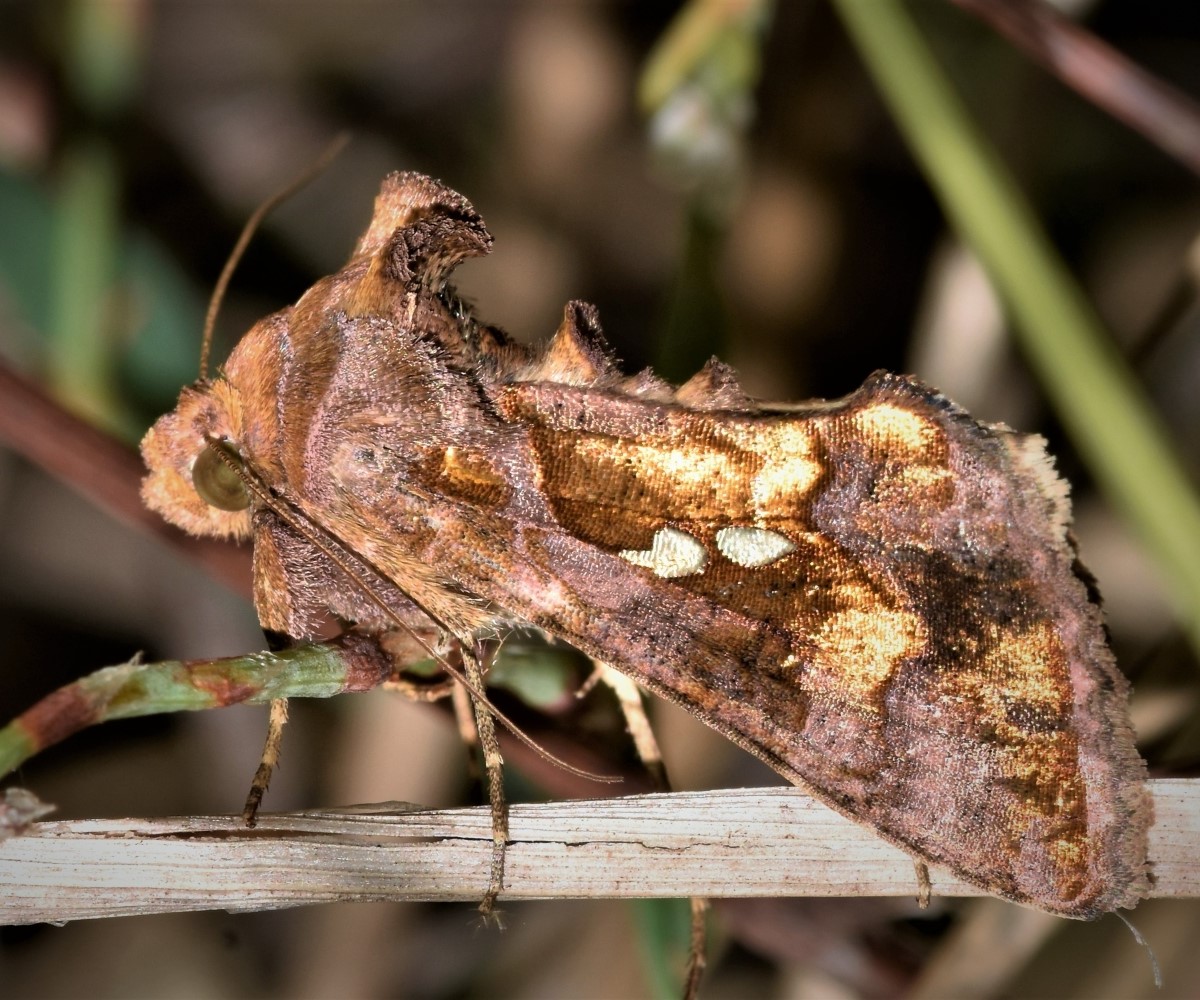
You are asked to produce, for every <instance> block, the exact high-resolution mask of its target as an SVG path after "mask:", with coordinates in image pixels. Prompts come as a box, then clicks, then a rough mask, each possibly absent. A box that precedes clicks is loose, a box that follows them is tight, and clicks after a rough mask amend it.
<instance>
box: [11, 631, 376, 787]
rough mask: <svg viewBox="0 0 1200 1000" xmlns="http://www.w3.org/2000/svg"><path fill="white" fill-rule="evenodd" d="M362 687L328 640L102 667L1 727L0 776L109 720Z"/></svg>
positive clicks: (326, 695)
mask: <svg viewBox="0 0 1200 1000" xmlns="http://www.w3.org/2000/svg"><path fill="white" fill-rule="evenodd" d="M364 688H365V685H364V684H363V678H362V677H361V675H359V676H356V675H355V672H354V665H353V664H352V663H351V662H350V660H349V658H348V657H347V656H346V655H345V652H344V650H343V649H342V648H341V647H339V646H337V645H334V644H330V643H324V644H308V645H302V646H296V647H295V648H292V649H286V650H283V651H281V652H278V653H254V654H251V655H248V656H232V657H227V658H225V659H219V660H194V661H186V662H185V661H182V660H164V661H163V662H160V663H122V664H120V665H118V666H114V667H104V668H103V669H101V670H97V671H95V672H94V673H91V674H88V676H86V677H83V678H80V679H79V680H77V681H74V682H73V683H71V684H67V685H66V686H64V687H61V688H59V689H58V690H57V691H55V692H53V693H52V694H49V695H47V696H46V697H45V698H43V699H42V700H41V701H40V702H38V703H37V704H36V705H34V706H33V707H32V708H31V709H29V710H28V711H27V712H25V713H24V714H22V715H20V716H18V717H17V718H16V719H14V720H13V721H12V722H10V723H9V724H8V725H7V726H5V727H4V728H3V729H0V777H3V776H4V775H7V774H9V773H11V772H12V771H13V770H14V769H16V768H17V767H19V766H20V765H21V764H23V763H24V762H25V761H27V760H29V758H30V757H32V756H34V755H35V754H37V753H39V752H40V751H42V750H44V749H46V747H49V746H52V745H53V744H55V743H59V742H61V741H62V740H64V739H66V738H67V737H68V736H71V735H73V734H74V733H77V732H79V731H80V730H81V729H85V728H87V727H88V726H92V725H96V724H98V723H101V722H108V721H110V720H112V719H128V718H132V717H134V716H139V715H157V714H160V713H167V712H197V711H203V710H204V709H209V708H221V707H224V706H226V705H234V704H248V705H257V704H264V703H266V702H269V701H271V700H272V699H274V698H329V697H332V696H333V695H335V694H341V693H342V692H344V691H348V690H363V689H364Z"/></svg>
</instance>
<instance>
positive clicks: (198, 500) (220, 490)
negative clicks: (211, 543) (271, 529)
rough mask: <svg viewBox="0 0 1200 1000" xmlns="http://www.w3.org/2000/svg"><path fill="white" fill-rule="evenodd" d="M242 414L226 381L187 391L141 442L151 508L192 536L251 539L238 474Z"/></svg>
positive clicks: (144, 489) (145, 496)
mask: <svg viewBox="0 0 1200 1000" xmlns="http://www.w3.org/2000/svg"><path fill="white" fill-rule="evenodd" d="M240 411H241V407H240V405H239V404H238V398H237V394H236V392H235V391H234V390H233V389H232V388H231V387H230V385H229V384H228V383H227V382H226V381H225V380H224V379H215V380H213V381H211V382H204V383H200V384H198V385H196V386H192V387H189V388H187V389H184V390H183V392H182V393H181V394H180V396H179V403H178V405H177V406H176V407H175V409H174V410H172V411H171V412H170V413H168V414H167V415H166V416H164V417H161V418H160V419H159V420H158V422H157V423H155V425H154V426H153V427H151V428H150V430H149V431H148V432H147V433H146V436H145V437H144V438H143V439H142V458H143V460H144V461H145V463H146V468H147V469H148V470H149V473H148V475H147V476H146V478H145V479H144V480H143V481H142V500H143V501H144V502H145V504H146V506H147V507H149V508H150V509H151V510H153V511H155V512H156V513H158V514H159V515H161V516H162V517H163V518H164V519H165V520H167V521H170V522H171V523H172V524H174V525H176V526H177V527H180V528H183V530H184V531H187V532H188V533H190V534H193V535H215V536H218V537H226V538H228V537H232V538H246V537H249V535H250V527H251V525H250V494H249V492H248V491H247V487H246V484H245V482H244V481H243V480H242V478H241V476H240V475H239V474H238V473H239V467H240V464H241V461H242V459H241V455H240V453H239V452H238V448H237V444H236V442H237V441H238V440H239V437H240V431H241V427H240V425H241V419H240Z"/></svg>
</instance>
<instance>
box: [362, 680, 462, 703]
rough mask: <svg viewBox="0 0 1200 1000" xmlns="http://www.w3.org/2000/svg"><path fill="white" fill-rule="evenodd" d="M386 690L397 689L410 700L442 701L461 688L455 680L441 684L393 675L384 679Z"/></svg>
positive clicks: (397, 691)
mask: <svg viewBox="0 0 1200 1000" xmlns="http://www.w3.org/2000/svg"><path fill="white" fill-rule="evenodd" d="M382 686H383V687H384V689H385V690H388V691H395V692H396V693H397V694H399V695H401V696H402V697H404V698H407V699H408V700H409V701H427V702H434V701H441V700H442V699H443V698H449V697H451V696H452V695H453V693H454V692H455V691H456V690H461V688H460V687H459V685H457V684H455V683H454V681H452V680H448V681H444V682H443V683H441V684H418V683H417V682H415V681H408V680H405V679H404V678H403V677H393V678H392V679H391V680H388V681H384V682H383V685H382Z"/></svg>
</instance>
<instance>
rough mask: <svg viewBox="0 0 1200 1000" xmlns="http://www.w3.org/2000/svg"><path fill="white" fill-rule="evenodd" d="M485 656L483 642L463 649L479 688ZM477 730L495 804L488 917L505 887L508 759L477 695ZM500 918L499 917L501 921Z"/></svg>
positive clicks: (484, 905)
mask: <svg viewBox="0 0 1200 1000" xmlns="http://www.w3.org/2000/svg"><path fill="white" fill-rule="evenodd" d="M483 657H484V650H483V646H482V645H481V644H478V643H477V644H476V645H475V648H474V649H473V650H472V651H471V652H470V653H468V652H467V651H466V650H465V649H464V650H463V667H464V668H465V671H466V675H467V680H468V681H469V682H470V683H471V685H472V686H473V687H474V688H475V689H476V690H477V691H482V690H483V685H484V681H483ZM471 700H472V701H473V702H474V706H473V707H474V710H475V711H474V715H475V731H476V733H477V735H478V737H479V746H480V747H481V748H482V749H483V766H484V771H485V773H486V779H487V792H488V803H489V805H491V807H492V864H491V871H490V874H489V877H488V887H487V892H486V893H484V896H483V899H482V900H480V902H479V912H480V913H481V914H483V917H484V919H485V920H487V919H493V918H497V914H496V897H497V896H499V895H500V890H501V889H503V888H504V855H505V852H506V850H507V848H508V803H507V802H505V800H504V774H503V768H504V760H503V758H502V757H501V756H500V741H499V739H497V737H496V720H495V719H494V718H492V713H491V712H489V711H488V708H487V706H486V705H483V704H481V703H480V702H479V701H477V700H475V699H473V698H472V699H471ZM498 922H499V920H498V918H497V923H498Z"/></svg>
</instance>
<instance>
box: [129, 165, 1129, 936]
mask: <svg viewBox="0 0 1200 1000" xmlns="http://www.w3.org/2000/svg"><path fill="white" fill-rule="evenodd" d="M491 242H492V241H491V236H490V235H489V233H488V231H487V229H486V227H485V226H484V223H483V221H482V220H481V219H480V217H479V215H478V214H477V213H476V212H475V210H474V209H473V208H472V206H471V205H470V203H469V202H468V201H467V200H466V199H465V198H463V197H462V196H461V195H459V194H457V193H455V192H454V191H452V190H450V189H449V188H447V187H445V186H443V185H442V184H440V183H439V182H437V181H434V180H431V179H429V178H427V177H424V176H421V175H419V174H415V173H396V174H392V175H391V176H389V177H388V178H387V179H386V180H385V181H384V183H383V187H382V190H381V191H380V194H379V196H378V198H377V200H376V203H375V211H374V216H373V218H372V219H371V222H370V225H369V227H368V228H367V230H366V232H365V233H364V235H363V236H362V238H361V239H360V240H359V242H358V244H357V246H356V247H355V248H354V251H353V253H352V255H351V257H350V259H349V261H348V262H347V264H346V265H345V267H343V268H342V270H340V271H339V272H338V273H337V274H335V275H332V276H330V277H327V278H324V279H322V280H320V281H318V282H317V283H316V284H315V285H314V286H313V287H312V288H311V289H309V290H308V291H307V292H306V293H305V295H304V296H303V297H302V298H301V299H300V300H299V301H298V302H297V303H296V304H295V305H294V306H292V307H290V308H288V309H284V310H282V311H280V312H277V313H275V314H273V315H271V316H268V317H267V318H266V319H263V320H261V321H260V322H259V323H257V324H256V325H255V326H254V327H253V328H252V329H251V330H250V331H249V332H248V333H247V334H246V335H245V336H244V338H243V339H242V340H241V342H240V343H239V344H238V345H237V347H236V348H235V349H234V351H233V353H232V354H231V356H230V357H229V359H228V361H227V362H226V364H225V365H224V368H223V370H222V371H221V372H220V374H219V375H218V376H217V377H214V378H211V379H203V380H202V381H200V382H198V383H197V384H195V385H193V386H191V387H189V388H186V389H184V391H183V393H182V395H181V396H180V399H179V403H178V406H177V408H176V409H175V410H174V411H173V412H171V413H170V414H168V415H166V416H164V417H163V418H161V419H160V420H159V421H158V422H157V423H156V424H155V425H154V427H153V428H152V430H151V431H150V432H149V433H148V435H147V436H146V438H145V441H144V442H143V446H142V451H143V455H144V458H145V461H146V463H147V466H148V468H149V474H148V476H147V478H146V480H145V483H144V489H143V495H144V499H145V501H146V503H147V504H148V505H149V506H150V507H151V508H153V509H154V510H156V511H158V512H159V513H160V514H162V516H163V517H165V518H166V519H167V520H169V521H171V522H173V523H175V524H177V525H179V526H180V527H183V528H185V529H187V530H188V531H190V532H193V533H195V534H200V535H216V536H230V537H235V538H247V537H251V538H253V543H254V592H255V603H256V606H257V610H258V614H259V617H260V619H261V622H262V625H263V627H264V628H265V629H267V630H269V631H272V632H278V633H283V634H285V635H287V636H291V637H294V638H298V639H299V638H305V637H309V636H313V635H315V634H316V633H317V631H318V630H319V629H320V628H321V626H322V623H323V622H325V621H327V620H328V619H329V618H330V617H332V618H333V619H335V620H337V621H339V622H341V623H343V625H344V627H345V628H346V630H347V635H348V636H349V637H351V638H352V639H353V641H354V642H355V643H357V644H358V647H359V648H361V649H364V650H369V651H371V655H377V656H378V658H379V659H380V661H381V662H384V663H386V662H388V654H387V647H388V643H389V638H390V637H395V636H396V635H397V634H398V633H399V632H400V631H401V629H402V628H403V627H404V626H409V627H412V628H413V629H416V630H417V631H419V632H420V633H421V634H424V635H431V634H437V635H445V636H449V637H451V638H453V639H454V640H457V642H458V643H459V644H461V646H462V647H463V648H464V649H467V650H469V649H472V648H473V647H474V646H475V645H477V644H478V642H479V640H480V639H481V637H494V636H502V635H503V634H505V633H506V632H507V631H508V630H510V629H512V628H514V627H517V626H522V627H533V628H536V629H541V630H543V631H544V632H545V633H547V634H549V635H551V636H553V637H555V638H557V639H560V640H565V641H566V642H568V643H570V644H572V645H573V646H575V647H577V648H578V649H580V650H582V651H583V652H584V653H586V654H587V655H588V656H590V657H592V658H593V659H594V660H596V661H597V662H601V663H605V664H609V665H611V666H613V667H615V668H617V669H618V670H620V671H622V672H624V673H626V674H628V675H629V676H630V677H632V678H633V679H634V680H635V681H636V682H637V683H638V684H639V685H641V686H642V687H643V688H645V689H647V690H649V691H651V692H653V693H654V694H656V695H659V696H660V697H663V698H666V699H669V700H671V701H674V702H677V703H678V704H680V705H682V706H683V707H684V708H685V709H686V710H687V711H689V712H691V713H692V714H693V715H695V716H696V717H698V718H699V719H701V720H702V721H704V722H705V723H707V724H708V725H710V726H712V727H713V728H714V729H716V730H717V731H719V732H721V733H723V734H724V735H725V736H727V737H728V738H729V739H731V740H732V741H733V742H735V743H736V744H738V745H739V746H741V747H743V748H744V749H746V750H748V751H749V752H750V753H752V754H754V755H755V756H757V757H758V758H760V759H761V760H763V761H765V762H766V763H767V764H768V765H770V766H771V767H772V768H774V769H775V770H776V771H778V772H779V773H780V774H781V775H783V776H784V777H785V778H786V779H788V780H789V781H791V782H794V783H795V784H797V785H801V786H803V787H804V788H806V789H808V790H809V791H810V792H811V793H812V794H813V795H815V796H817V797H818V798H819V799H821V800H822V801H824V802H825V803H827V804H828V805H830V806H832V807H833V808H834V809H836V810H837V811H838V812H840V813H843V814H845V815H847V816H849V817H851V818H853V819H855V820H857V821H859V822H861V823H864V824H866V825H868V826H869V827H871V828H872V829H873V830H874V831H876V832H877V833H878V834H879V835H880V836H881V837H884V838H885V839H887V840H888V841H891V842H892V843H894V844H896V845H898V846H899V847H901V848H902V849H904V850H905V851H907V852H908V853H909V854H910V855H912V856H913V857H914V858H915V859H917V860H918V861H921V862H928V863H930V864H937V865H944V866H946V867H947V868H949V869H950V870H951V871H953V872H954V873H955V874H956V875H958V876H960V877H961V878H963V879H965V880H966V881H968V882H970V883H972V884H974V885H977V886H979V887H980V888H982V889H984V890H986V891H988V892H991V893H994V894H996V895H999V896H1002V897H1005V898H1007V899H1010V900H1014V901H1016V902H1019V903H1024V904H1027V905H1030V906H1035V907H1038V908H1041V909H1043V910H1047V911H1050V912H1052V913H1056V914H1061V915H1063V916H1067V917H1080V918H1090V917H1095V916H1097V915H1098V914H1101V913H1103V912H1106V911H1108V910H1111V909H1113V908H1116V907H1123V906H1132V905H1134V904H1136V902H1137V900H1138V899H1139V898H1140V897H1141V896H1143V895H1144V894H1145V893H1146V891H1147V890H1148V872H1147V863H1146V844H1147V831H1148V828H1149V825H1150V822H1151V805H1150V800H1149V797H1148V794H1147V791H1146V787H1145V777H1146V771H1145V765H1144V763H1143V762H1142V760H1141V758H1140V757H1139V756H1138V753H1137V751H1136V749H1135V747H1134V742H1133V732H1132V729H1131V727H1130V723H1129V717H1128V708H1127V697H1128V684H1127V682H1126V681H1125V679H1124V678H1123V676H1122V674H1121V673H1120V672H1119V670H1118V669H1117V666H1116V664H1115V662H1114V659H1113V656H1112V654H1111V652H1110V650H1109V646H1108V642H1107V638H1106V634H1105V630H1104V625H1103V621H1102V617H1101V612H1100V608H1099V603H1098V597H1097V595H1096V592H1095V589H1094V587H1093V585H1092V581H1091V578H1090V576H1089V575H1088V574H1087V572H1086V570H1084V569H1083V568H1082V566H1081V565H1080V563H1079V561H1078V559H1077V557H1076V553H1075V549H1074V545H1073V542H1072V539H1071V535H1070V503H1069V499H1068V494H1067V487H1066V485H1065V483H1064V482H1063V481H1062V480H1061V479H1060V478H1059V477H1058V476H1057V474H1056V473H1055V471H1054V468H1053V465H1052V462H1051V459H1050V458H1049V457H1048V455H1047V453H1046V450H1045V445H1044V441H1043V440H1042V439H1040V438H1038V437H1036V436H1028V435H1023V434H1019V433H1016V432H1014V431H1012V430H1010V429H1009V428H1007V427H1005V426H1003V425H999V424H987V423H981V422H979V421H976V420H974V419H973V418H972V417H971V416H970V415H968V414H967V413H966V412H965V411H963V410H962V409H960V408H959V407H958V406H956V405H955V404H953V403H952V402H950V401H949V400H948V399H946V398H945V397H944V396H942V395H939V394H938V393H937V392H935V391H934V390H932V389H930V388H928V387H927V386H924V385H922V384H921V383H920V382H918V381H916V380H915V379H912V378H908V377H904V376H899V375H892V374H886V373H882V372H877V373H875V374H873V375H871V376H870V377H869V378H868V379H867V380H866V382H865V383H864V384H863V385H862V387H861V388H859V389H858V390H857V391H855V392H854V393H852V394H851V395H849V396H846V397H845V398H843V399H839V400H833V401H814V402H808V403H801V404H797V405H769V404H763V403H759V402H756V401H754V400H752V399H750V398H749V397H748V396H747V395H745V394H744V392H743V391H742V390H741V389H740V387H739V385H738V383H737V380H736V377H735V375H734V373H733V371H732V370H731V369H729V368H728V367H726V366H725V365H723V364H721V363H720V362H717V361H715V360H714V361H712V362H710V363H708V364H707V365H706V366H705V367H704V368H703V369H702V370H701V371H700V372H699V373H698V374H696V375H695V376H694V377H693V378H692V379H690V380H689V381H688V382H686V383H684V384H683V385H681V386H679V387H674V386H671V385H669V384H667V383H666V382H664V381H662V380H660V379H659V378H657V377H656V376H655V375H653V374H652V373H650V372H648V371H646V372H642V373H641V374H638V375H634V376H629V377H627V376H624V375H623V374H621V372H620V371H619V369H618V367H617V365H616V363H615V361H614V359H613V358H612V356H611V354H610V352H609V349H608V348H607V347H606V345H605V342H604V338H603V336H602V333H601V330H600V325H599V322H598V319H597V314H596V311H595V309H594V308H592V307H591V306H589V305H586V304H583V303H580V302H572V303H570V304H568V305H567V307H566V309H565V313H564V316H563V320H562V323H561V325H560V326H559V328H558V330H557V332H556V333H555V334H554V336H553V337H552V338H551V339H550V340H549V342H548V343H547V344H546V345H545V346H543V347H541V348H529V347H525V346H521V345H519V344H517V343H514V342H511V341H510V340H509V339H508V338H507V337H506V336H505V335H504V334H503V333H502V332H501V331H499V330H497V329H495V328H493V327H491V326H488V325H486V324H485V323H483V322H482V321H480V320H479V319H477V318H476V316H475V313H474V311H473V309H472V308H471V307H469V306H468V305H467V304H466V303H465V302H464V301H463V300H462V299H460V298H459V297H458V296H457V295H456V294H455V292H454V291H453V289H452V287H451V286H450V285H449V284H448V278H449V276H450V272H451V271H452V270H453V268H454V267H455V265H456V264H458V263H459V262H460V261H462V260H464V259H466V258H469V257H474V256H477V255H481V254H485V253H487V252H488V250H489V249H490V247H491Z"/></svg>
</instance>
